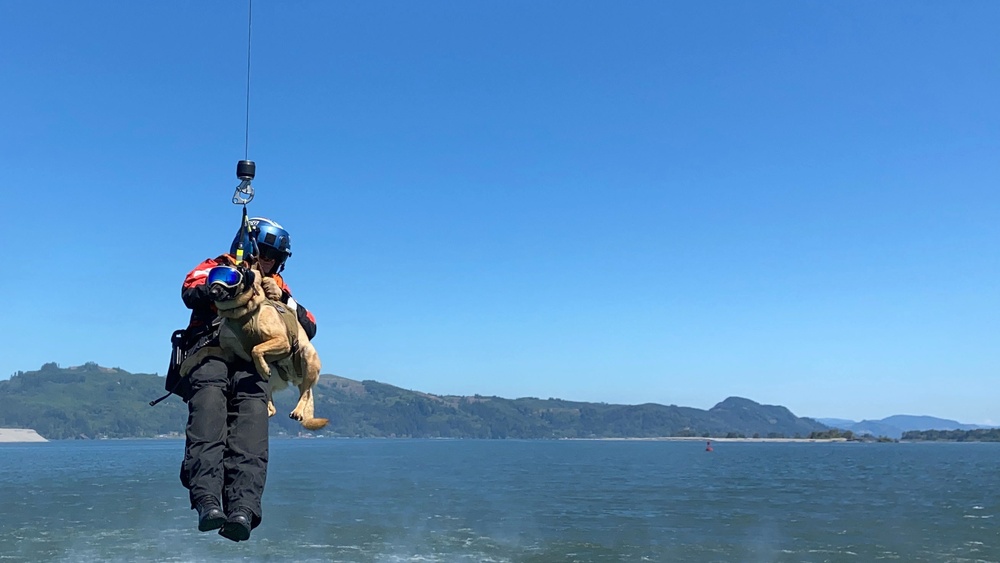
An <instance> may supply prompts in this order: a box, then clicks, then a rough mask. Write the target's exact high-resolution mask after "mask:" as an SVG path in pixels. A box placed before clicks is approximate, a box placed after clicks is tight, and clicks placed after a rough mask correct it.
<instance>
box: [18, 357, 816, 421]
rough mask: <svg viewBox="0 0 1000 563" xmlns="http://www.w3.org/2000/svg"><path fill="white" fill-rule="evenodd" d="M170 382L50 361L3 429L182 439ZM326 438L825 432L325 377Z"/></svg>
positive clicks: (698, 413) (754, 410)
mask: <svg viewBox="0 0 1000 563" xmlns="http://www.w3.org/2000/svg"><path fill="white" fill-rule="evenodd" d="M163 383H164V378H163V377H162V376H158V375H154V374H142V373H137V374H133V373H129V372H126V371H124V370H121V369H117V368H105V367H101V366H98V365H97V364H94V363H87V364H85V365H83V366H77V367H70V368H60V367H58V366H57V365H56V364H52V363H50V364H45V365H43V366H42V368H41V369H39V370H37V371H29V372H18V373H16V374H14V375H13V376H11V378H10V380H8V381H0V427H16V428H32V429H34V430H36V431H37V432H38V433H39V434H41V435H42V436H44V437H46V438H49V439H64V438H80V437H85V438H97V437H108V438H129V437H153V436H158V435H164V434H171V433H183V430H184V424H185V421H186V420H187V407H186V406H185V405H184V403H183V402H181V400H180V399H179V398H177V397H171V398H169V399H167V400H166V401H163V402H162V403H160V404H158V405H157V406H155V407H150V406H149V405H148V403H149V401H150V400H152V399H155V398H157V397H159V396H160V395H162V394H163ZM315 393H316V416H320V417H326V418H329V419H330V425H329V426H328V427H327V428H326V429H324V430H323V431H321V432H320V433H322V434H326V435H330V436H352V437H392V436H394V437H415V438H416V437H422V438H424V437H448V438H627V437H658V436H704V437H724V436H730V437H736V436H745V437H754V436H756V437H764V438H766V437H788V438H792V437H805V436H808V435H809V434H810V433H811V432H814V431H822V430H826V429H827V427H826V426H824V425H823V424H820V423H819V422H816V421H815V420H812V419H809V418H799V417H796V416H795V415H793V414H792V413H791V412H790V411H789V410H788V409H786V408H785V407H780V406H771V405H760V404H758V403H755V402H753V401H751V400H748V399H742V398H738V397H730V398H728V399H726V400H725V401H722V402H721V403H719V404H717V405H715V406H714V407H712V408H711V409H709V410H701V409H695V408H690V407H679V406H674V405H670V406H664V405H658V404H651V403H647V404H642V405H611V404H606V403H584V402H574V401H566V400H562V399H552V398H550V399H537V398H531V397H526V398H520V399H504V398H500V397H485V396H479V395H476V396H472V397H465V396H438V395H430V394H427V393H420V392H416V391H408V390H405V389H401V388H399V387H394V386H392V385H387V384H385V383H379V382H377V381H354V380H351V379H346V378H343V377H337V376H335V375H322V376H321V377H320V383H319V385H318V386H317V388H316V391H315ZM297 398H298V391H297V390H296V389H294V388H292V389H288V390H285V391H282V392H280V393H278V394H277V395H276V396H275V404H276V406H277V409H278V414H277V415H275V416H274V417H273V418H272V419H271V433H272V435H280V434H292V435H294V434H298V433H299V432H300V430H301V427H300V426H299V425H298V423H297V422H295V421H293V420H290V419H289V418H288V417H287V413H288V412H289V411H291V409H292V407H293V406H294V403H295V401H296V400H297Z"/></svg>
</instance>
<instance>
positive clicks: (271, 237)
mask: <svg viewBox="0 0 1000 563" xmlns="http://www.w3.org/2000/svg"><path fill="white" fill-rule="evenodd" d="M248 222H249V224H250V243H251V244H252V245H253V250H252V251H251V252H252V253H253V254H256V255H257V256H258V257H266V258H272V259H274V265H275V270H274V271H275V272H280V271H281V270H282V269H284V267H285V260H287V259H288V257H289V256H291V255H292V238H291V236H290V235H289V234H288V231H286V230H285V228H284V227H282V226H281V225H279V224H278V223H276V222H274V221H272V220H270V219H266V218H264V217H251V218H250V219H249V220H248ZM241 238H242V229H241V232H240V233H237V235H236V238H235V239H233V244H232V247H231V249H230V254H235V252H236V249H237V247H238V245H239V243H240V239H241Z"/></svg>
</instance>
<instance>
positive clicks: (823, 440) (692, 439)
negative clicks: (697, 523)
mask: <svg viewBox="0 0 1000 563" xmlns="http://www.w3.org/2000/svg"><path fill="white" fill-rule="evenodd" d="M565 439H566V440H595V441H616V442H803V443H813V442H815V443H824V444H825V443H828V442H846V441H847V438H696V437H682V436H663V437H657V438H565Z"/></svg>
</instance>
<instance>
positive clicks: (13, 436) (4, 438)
mask: <svg viewBox="0 0 1000 563" xmlns="http://www.w3.org/2000/svg"><path fill="white" fill-rule="evenodd" d="M0 442H48V440H46V439H45V438H42V437H41V436H39V434H38V432H35V431H34V430H32V429H30V428H0Z"/></svg>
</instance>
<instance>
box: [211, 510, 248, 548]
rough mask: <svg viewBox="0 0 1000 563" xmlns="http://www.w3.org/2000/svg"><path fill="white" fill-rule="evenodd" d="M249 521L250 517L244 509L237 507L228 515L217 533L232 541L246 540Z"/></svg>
mask: <svg viewBox="0 0 1000 563" xmlns="http://www.w3.org/2000/svg"><path fill="white" fill-rule="evenodd" d="M251 521H252V518H251V516H250V514H249V513H248V512H247V511H246V510H243V509H237V510H235V511H234V512H233V513H232V514H230V515H229V518H226V523H225V524H223V525H222V529H221V530H219V535H220V536H222V537H224V538H226V539H229V540H233V541H243V540H248V539H250V522H251Z"/></svg>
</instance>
